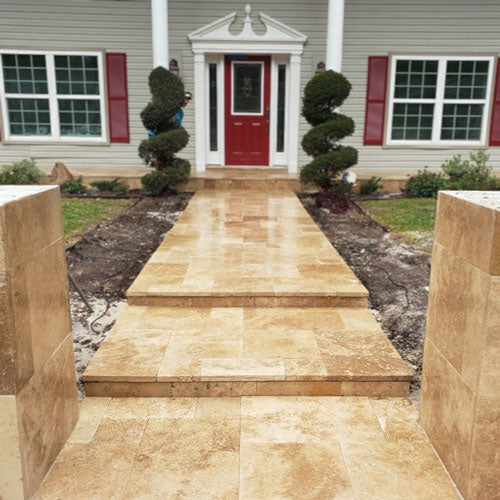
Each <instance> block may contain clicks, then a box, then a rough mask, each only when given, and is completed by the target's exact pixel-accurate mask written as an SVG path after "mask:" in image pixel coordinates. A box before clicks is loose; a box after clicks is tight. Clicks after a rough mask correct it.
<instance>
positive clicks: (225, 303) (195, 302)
mask: <svg viewBox="0 0 500 500" xmlns="http://www.w3.org/2000/svg"><path fill="white" fill-rule="evenodd" d="M191 304H192V306H193V307H254V298H253V297H192V298H191Z"/></svg>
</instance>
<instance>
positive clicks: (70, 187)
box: [61, 177, 85, 194]
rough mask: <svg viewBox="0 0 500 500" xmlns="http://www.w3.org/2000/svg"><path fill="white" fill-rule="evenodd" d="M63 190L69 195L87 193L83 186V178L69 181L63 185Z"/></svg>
mask: <svg viewBox="0 0 500 500" xmlns="http://www.w3.org/2000/svg"><path fill="white" fill-rule="evenodd" d="M61 190H62V192H63V193H67V194H83V193H85V186H84V185H83V184H82V178H81V177H80V178H79V179H68V180H67V181H64V182H63V183H62V184H61Z"/></svg>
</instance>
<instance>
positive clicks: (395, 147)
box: [0, 0, 500, 178]
mask: <svg viewBox="0 0 500 500" xmlns="http://www.w3.org/2000/svg"><path fill="white" fill-rule="evenodd" d="M499 52H500V3H499V2H498V1H496V0H477V1H474V2H471V1H470V0H425V1H420V2H415V1H412V0H397V1H396V0H379V1H374V0H308V1H306V0H286V1H284V0H272V1H263V0H260V1H254V2H253V3H252V4H251V5H246V6H245V5H244V4H243V3H242V2H239V1H234V0H226V1H224V2H214V1H210V0H0V53H1V55H2V64H0V110H1V118H2V119H1V144H0V164H3V163H8V162H12V161H17V160H19V159H20V158H23V157H29V156H33V157H34V158H36V160H37V162H38V164H39V165H41V166H43V167H50V166H52V165H53V164H54V162H56V161H63V162H65V163H66V164H67V165H68V166H69V167H70V168H71V169H73V170H76V171H78V172H80V173H83V174H89V175H90V173H93V174H96V173H97V174H99V173H106V174H107V175H114V174H116V175H121V174H124V173H125V174H127V173H128V175H141V174H143V173H144V172H146V171H147V168H146V167H145V166H144V165H142V164H141V160H140V158H139V157H138V155H137V147H138V145H139V143H140V141H141V140H143V139H144V138H145V137H146V130H145V129H144V127H143V125H142V123H141V121H140V116H139V114H140V111H141V110H142V108H143V107H144V106H145V104H146V103H147V102H148V101H149V99H150V94H149V89H148V86H147V77H148V74H149V72H150V71H151V69H152V68H153V67H155V66H158V65H163V66H165V67H169V68H170V69H171V70H172V71H175V72H177V73H178V75H179V76H180V77H181V78H182V80H183V81H184V84H185V87H186V89H187V90H190V91H191V92H192V93H193V94H194V99H193V101H192V103H190V104H189V105H188V107H187V108H186V109H185V118H184V126H185V128H186V129H187V131H188V132H189V133H190V135H191V140H190V142H189V145H188V146H187V147H186V148H185V150H183V151H182V154H181V156H182V157H184V158H187V159H189V160H190V162H191V165H192V168H193V171H196V172H197V174H202V173H203V172H204V171H205V170H206V169H207V167H210V166H219V167H220V166H229V165H232V166H248V165H252V166H264V167H286V168H287V170H288V172H289V173H292V174H293V173H296V172H298V171H299V170H300V168H301V166H302V165H304V164H305V163H307V161H308V158H307V156H306V155H305V154H304V152H303V151H302V148H301V145H300V143H301V138H302V136H303V135H304V133H305V132H306V131H307V129H308V125H307V123H306V122H305V120H304V119H303V118H302V116H301V114H300V110H301V96H302V93H303V88H304V85H305V84H306V83H307V82H308V80H309V79H310V78H311V77H312V76H313V75H314V74H315V72H317V71H321V70H322V69H324V67H325V66H326V69H334V70H336V71H342V72H343V73H344V74H345V75H346V76H347V78H348V79H349V80H350V81H351V83H352V87H353V88H352V92H351V95H350V97H349V98H348V100H347V101H346V103H345V104H344V105H343V106H342V112H343V113H345V114H347V115H349V116H351V117H353V118H354V121H355V123H356V131H355V134H354V136H352V137H350V138H348V139H346V143H349V144H351V145H353V146H354V147H356V148H358V149H359V163H358V165H357V166H356V167H354V168H355V170H356V171H357V172H358V173H360V174H362V175H372V174H377V175H382V176H385V177H388V178H389V177H392V178H405V177H406V176H407V174H408V173H410V172H415V171H416V170H417V169H420V168H423V167H424V166H429V167H431V168H438V167H439V166H440V165H441V163H442V162H443V161H444V160H446V159H448V158H450V157H451V156H452V155H454V154H457V153H462V154H465V155H467V154H468V153H469V152H470V151H471V150H474V149H478V148H487V149H488V150H489V152H490V154H491V164H492V165H493V166H494V167H495V168H497V169H498V168H500V147H499V146H500V78H499V75H498V69H497V67H498V63H497V61H498V55H499Z"/></svg>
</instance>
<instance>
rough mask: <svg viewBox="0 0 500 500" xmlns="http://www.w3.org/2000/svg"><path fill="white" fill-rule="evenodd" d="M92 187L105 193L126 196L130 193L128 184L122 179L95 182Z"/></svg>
mask: <svg viewBox="0 0 500 500" xmlns="http://www.w3.org/2000/svg"><path fill="white" fill-rule="evenodd" d="M90 185H91V186H92V187H95V188H96V189H97V190H98V191H103V192H110V193H116V194H125V193H126V192H127V191H128V184H127V183H126V182H125V181H121V180H120V179H113V180H112V181H108V180H102V181H93V182H91V183H90Z"/></svg>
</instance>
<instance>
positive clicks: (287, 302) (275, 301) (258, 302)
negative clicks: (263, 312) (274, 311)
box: [255, 297, 317, 308]
mask: <svg viewBox="0 0 500 500" xmlns="http://www.w3.org/2000/svg"><path fill="white" fill-rule="evenodd" d="M316 303H317V300H316V297H255V307H268V308H273V307H316Z"/></svg>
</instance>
